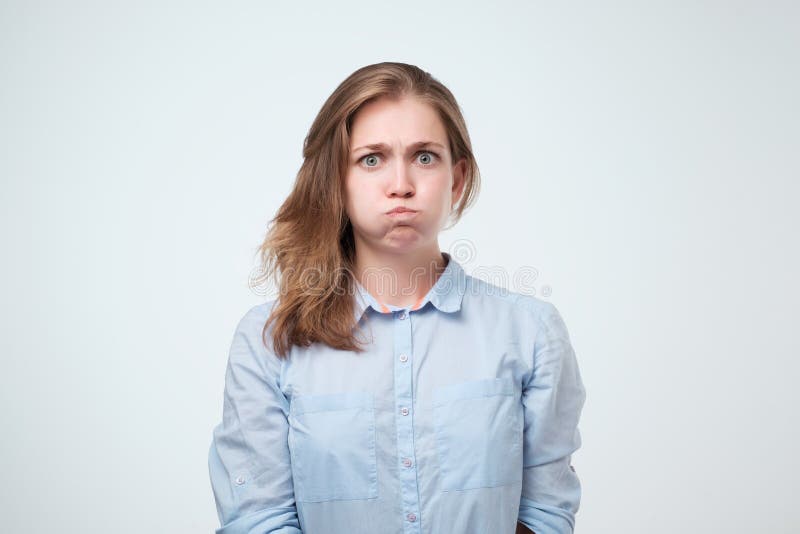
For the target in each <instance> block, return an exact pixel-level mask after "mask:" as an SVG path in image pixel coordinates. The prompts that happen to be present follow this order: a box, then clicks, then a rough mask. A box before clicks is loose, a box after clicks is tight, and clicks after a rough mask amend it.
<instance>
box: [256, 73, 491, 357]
mask: <svg viewBox="0 0 800 534" xmlns="http://www.w3.org/2000/svg"><path fill="white" fill-rule="evenodd" d="M403 96H413V97H416V98H418V99H419V100H421V101H423V102H425V103H427V104H429V105H431V106H432V107H433V108H434V109H435V110H436V111H437V112H438V114H439V117H440V118H441V120H442V123H443V125H444V127H445V130H446V132H447V137H448V140H449V144H450V147H449V148H450V153H451V155H452V162H453V163H455V162H457V161H458V160H459V159H461V158H464V160H465V162H466V167H465V172H464V181H465V183H464V189H463V192H462V194H461V197H460V198H459V200H458V201H457V202H456V204H455V205H454V208H453V210H452V211H451V213H450V217H449V220H450V221H451V222H450V223H448V224H447V225H446V226H445V229H446V228H450V227H452V226H453V225H455V223H457V222H458V221H459V219H460V218H461V215H462V214H463V213H464V210H465V209H467V208H468V207H469V206H471V205H472V204H473V203H474V200H475V199H476V197H477V194H478V189H479V184H480V174H479V172H478V165H477V162H476V161H475V157H474V156H473V154H472V144H471V142H470V138H469V133H468V132H467V126H466V122H465V121H464V117H463V115H462V113H461V110H460V108H459V105H458V103H457V102H456V99H455V97H454V96H453V95H452V93H451V92H450V91H449V90H448V89H447V88H446V87H445V86H444V85H443V84H442V83H441V82H439V81H438V80H437V79H435V78H434V77H433V76H431V74H430V73H428V72H425V71H424V70H422V69H420V68H419V67H416V66H414V65H409V64H406V63H397V62H383V63H376V64H373V65H367V66H365V67H362V68H360V69H358V70H356V71H355V72H353V73H352V74H351V75H350V76H348V77H347V78H346V79H345V80H344V81H343V82H342V83H341V84H339V86H338V87H337V88H336V90H335V91H334V92H333V93H332V94H331V95H330V96H329V97H328V99H327V100H326V101H325V103H324V104H323V105H322V108H321V109H320V111H319V113H318V114H317V116H316V118H315V119H314V122H313V124H312V125H311V128H310V129H309V131H308V134H307V135H306V138H305V141H304V143H303V163H302V165H301V167H300V170H299V171H298V173H297V177H296V179H295V183H294V187H293V189H292V191H291V193H289V196H288V197H287V198H286V200H285V201H284V202H283V204H282V205H281V207H280V208H279V210H278V213H277V214H276V215H275V217H274V218H273V219H272V220H271V221H270V223H269V229H268V231H267V233H266V237H265V239H264V242H263V243H262V244H261V246H260V247H259V249H258V253H259V256H260V263H261V265H260V269H259V271H258V275H257V276H255V277H253V278H252V279H251V283H252V284H253V285H260V284H261V283H263V282H264V281H266V280H267V279H268V278H272V279H273V280H274V281H275V282H276V285H277V286H278V288H279V298H278V299H277V302H276V303H275V305H274V306H273V308H272V313H271V315H270V316H269V318H268V319H267V321H266V324H265V325H264V329H263V331H262V340H263V341H264V343H265V344H266V341H265V340H266V338H267V335H268V330H269V329H270V326H271V325H272V332H271V337H272V345H273V351H274V353H275V354H276V355H277V356H278V357H280V358H286V357H288V353H289V351H290V349H291V347H292V346H293V345H297V346H309V345H311V344H312V343H315V342H321V343H324V344H326V345H328V346H330V347H333V348H336V349H341V350H349V351H356V352H362V351H363V348H362V347H361V346H360V343H363V342H362V341H360V340H358V339H357V338H356V337H355V335H354V326H356V319H355V309H354V306H355V301H354V299H353V297H352V295H353V294H354V289H355V281H354V279H353V275H352V273H353V268H354V265H355V241H354V238H353V228H352V225H351V223H350V220H349V218H348V216H347V213H346V211H345V188H344V180H345V177H346V176H347V170H348V158H349V151H350V129H351V125H352V120H353V117H354V115H355V114H356V112H357V111H358V110H359V109H360V108H361V106H363V105H364V104H366V103H367V102H371V101H373V100H376V99H378V98H381V97H389V98H400V97H403Z"/></svg>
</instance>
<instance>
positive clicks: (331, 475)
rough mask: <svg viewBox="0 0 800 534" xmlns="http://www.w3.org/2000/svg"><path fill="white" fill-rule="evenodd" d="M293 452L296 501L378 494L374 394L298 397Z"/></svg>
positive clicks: (291, 439) (292, 409)
mask: <svg viewBox="0 0 800 534" xmlns="http://www.w3.org/2000/svg"><path fill="white" fill-rule="evenodd" d="M289 450H290V454H291V461H292V477H293V480H294V489H295V499H296V500H297V501H299V502H322V501H330V500H337V499H370V498H373V497H377V496H378V476H377V461H376V456H375V411H374V406H373V397H372V393H368V392H347V393H334V394H329V395H300V396H297V397H294V398H293V399H292V402H291V406H290V409H289Z"/></svg>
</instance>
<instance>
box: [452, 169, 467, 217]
mask: <svg viewBox="0 0 800 534" xmlns="http://www.w3.org/2000/svg"><path fill="white" fill-rule="evenodd" d="M466 170H467V160H466V158H461V159H460V160H458V162H457V163H456V164H455V165H453V198H452V205H454V206H455V204H456V202H458V199H460V198H461V195H462V193H463V192H464V185H465V180H464V178H465V175H466Z"/></svg>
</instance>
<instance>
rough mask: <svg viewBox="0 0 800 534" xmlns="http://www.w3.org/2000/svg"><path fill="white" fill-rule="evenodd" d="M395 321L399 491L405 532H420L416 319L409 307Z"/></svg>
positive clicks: (395, 390)
mask: <svg viewBox="0 0 800 534" xmlns="http://www.w3.org/2000/svg"><path fill="white" fill-rule="evenodd" d="M394 317H395V321H394V355H395V357H394V362H395V364H394V377H395V380H394V393H395V409H396V410H397V411H396V412H395V413H396V414H397V415H396V417H395V421H396V423H397V424H396V428H397V455H398V459H397V461H398V464H399V465H400V471H399V476H400V492H401V500H402V507H403V508H402V509H403V510H404V512H405V528H404V529H403V532H404V534H420V532H421V525H420V521H419V516H418V514H419V510H420V503H419V488H418V482H417V469H413V468H412V467H413V466H414V465H415V461H414V458H415V457H414V414H413V408H414V399H413V391H414V384H413V379H414V378H413V377H414V373H413V366H412V365H411V364H410V362H411V356H412V354H413V350H414V349H413V343H412V327H413V322H414V321H413V320H412V316H411V314H409V313H408V311H407V310H400V311H398V312H397V313H396V314H395V316H394ZM414 317H416V316H414Z"/></svg>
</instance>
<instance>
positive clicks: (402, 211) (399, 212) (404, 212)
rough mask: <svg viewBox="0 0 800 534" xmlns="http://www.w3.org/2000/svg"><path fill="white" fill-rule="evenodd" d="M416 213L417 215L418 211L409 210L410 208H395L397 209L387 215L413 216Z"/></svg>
mask: <svg viewBox="0 0 800 534" xmlns="http://www.w3.org/2000/svg"><path fill="white" fill-rule="evenodd" d="M414 213H417V211H416V210H412V209H409V208H395V209H393V210H391V211H387V212H386V215H389V216H396V215H413V214H414Z"/></svg>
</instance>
